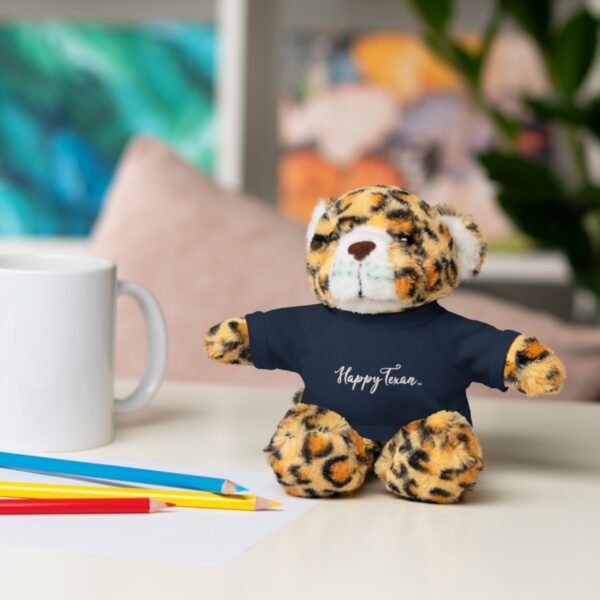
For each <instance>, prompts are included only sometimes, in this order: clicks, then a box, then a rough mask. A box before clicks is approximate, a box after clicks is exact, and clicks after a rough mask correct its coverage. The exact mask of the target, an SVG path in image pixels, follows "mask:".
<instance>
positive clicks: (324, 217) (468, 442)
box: [205, 185, 566, 503]
mask: <svg viewBox="0 0 600 600" xmlns="http://www.w3.org/2000/svg"><path fill="white" fill-rule="evenodd" d="M307 242H308V243H307V254H306V269H307V272H308V277H309V280H310V283H311V285H312V288H313V291H314V294H315V296H316V297H317V299H318V300H319V304H314V305H310V306H298V307H293V308H281V309H276V310H272V311H269V312H264V313H263V312H255V313H252V314H248V315H246V316H245V317H243V318H242V317H240V318H233V319H227V320H226V321H223V322H222V323H219V324H218V325H215V326H214V327H212V328H211V329H210V330H209V331H208V332H207V333H206V335H205V347H206V351H207V353H208V355H209V356H210V357H211V358H213V359H215V360H217V361H219V362H222V363H229V364H241V365H251V364H253V365H254V366H255V367H258V368H259V369H284V370H287V371H293V372H295V373H298V374H300V376H301V377H302V379H303V381H304V384H305V387H304V389H303V390H302V391H301V392H299V393H298V394H297V398H296V400H297V403H296V404H295V405H294V406H293V407H292V408H290V410H288V411H287V413H286V414H285V416H284V418H283V420H282V421H281V422H280V423H279V425H278V426H277V429H276V431H275V433H274V435H273V437H272V438H271V441H270V442H269V444H268V445H267V447H266V448H265V450H264V451H265V453H266V457H267V460H268V462H269V463H270V465H271V467H272V469H273V471H274V472H275V475H276V477H277V480H278V481H279V483H280V484H281V485H282V486H284V488H285V490H286V491H287V492H288V493H289V494H292V495H294V496H305V497H320V498H323V497H328V496H334V495H337V494H347V493H350V492H354V491H355V490H357V489H358V488H359V487H360V486H361V485H362V484H363V482H364V481H365V477H366V476H367V474H368V473H369V471H370V470H371V469H374V471H375V473H376V475H377V477H378V478H379V479H380V480H381V481H382V482H383V484H384V486H385V487H386V489H387V490H389V491H390V492H392V493H393V494H396V495H398V496H401V497H403V498H408V499H410V500H420V501H425V502H435V503H452V502H457V501H458V500H460V499H461V498H463V496H464V494H465V493H466V492H467V491H468V490H470V489H472V488H473V486H474V485H475V482H476V480H477V476H478V474H479V471H481V469H482V468H483V459H482V452H481V447H480V444H479V440H478V439H477V436H476V435H475V433H474V432H473V429H472V426H471V414H470V411H469V405H468V402H467V396H466V393H465V391H466V389H467V387H468V386H469V384H470V383H471V382H473V381H477V382H481V383H483V384H485V385H488V386H490V387H493V388H497V389H500V390H506V389H507V388H508V387H510V388H515V389H518V390H520V391H521V392H524V393H525V394H527V395H528V396H538V395H542V394H553V393H557V392H559V391H560V389H561V387H562V384H563V381H564V380H565V377H566V372H565V368H564V366H563V364H562V362H561V361H560V359H559V358H558V357H557V356H556V355H555V354H554V353H553V352H552V350H551V349H550V348H548V347H547V346H545V345H544V344H542V343H541V342H539V341H538V340H537V338H535V337H533V336H530V335H522V334H520V333H519V332H517V331H510V330H507V331H499V330H498V329H496V328H494V327H492V326H491V325H487V324H485V323H481V322H479V321H473V320H470V319H466V318H464V317H461V316H459V315H457V314H454V313H451V312H449V311H447V310H445V309H444V308H442V307H441V306H440V305H439V304H438V303H437V300H439V299H440V298H442V297H443V296H446V295H448V294H449V293H450V292H451V291H452V290H453V289H454V288H455V287H457V286H458V285H459V283H460V282H462V281H466V280H468V279H470V278H472V277H474V276H475V275H477V273H478V272H479V270H480V269H481V266H482V264H483V260H484V256H485V243H484V241H483V239H482V237H481V234H480V232H479V229H478V227H477V225H476V224H475V223H474V222H473V221H472V220H471V218H470V217H468V216H466V215H464V214H462V213H461V212H459V211H458V210H456V209H455V208H452V207H451V206H429V205H428V204H427V203H426V202H424V201H423V200H421V199H420V198H419V197H417V196H416V195H414V194H411V193H409V192H408V191H406V190H404V189H402V188H398V187H390V186H385V185H376V186H372V187H364V188H359V189H356V190H353V191H350V192H348V193H346V194H344V195H343V196H341V197H339V198H331V199H330V200H327V201H321V202H319V204H318V205H317V207H316V208H315V210H314V213H313V216H312V219H311V221H310V224H309V226H308V235H307Z"/></svg>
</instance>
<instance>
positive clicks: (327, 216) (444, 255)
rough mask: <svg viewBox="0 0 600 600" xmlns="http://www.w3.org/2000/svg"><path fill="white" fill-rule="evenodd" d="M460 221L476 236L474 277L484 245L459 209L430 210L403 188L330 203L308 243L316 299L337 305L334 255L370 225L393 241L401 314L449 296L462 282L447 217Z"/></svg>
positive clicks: (357, 193) (360, 192) (363, 191)
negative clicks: (332, 287)
mask: <svg viewBox="0 0 600 600" xmlns="http://www.w3.org/2000/svg"><path fill="white" fill-rule="evenodd" d="M448 215H451V216H457V217H459V218H460V220H461V222H462V223H463V225H464V226H465V228H466V231H467V234H466V235H472V237H473V243H474V244H476V245H477V254H478V257H479V260H478V264H477V268H476V269H474V270H473V273H470V274H468V275H469V276H471V275H474V274H476V273H477V272H478V271H479V269H480V268H481V265H482V264H483V259H484V256H485V243H484V241H483V239H482V237H481V234H480V232H479V229H478V227H477V225H476V224H475V223H474V222H473V221H472V220H471V219H470V218H469V217H467V216H466V215H463V214H462V213H460V212H459V211H458V210H456V209H454V208H452V207H448V206H443V207H439V208H434V207H431V206H429V204H427V203H426V202H425V201H424V200H422V199H420V198H419V197H418V196H415V195H414V194H411V193H410V192H408V191H406V190H405V189H403V188H398V187H392V186H385V185H380V186H370V187H364V188H358V189H356V190H353V191H351V192H348V193H346V194H344V195H343V196H340V197H339V198H331V199H330V200H329V201H328V202H327V203H326V205H325V212H324V213H323V214H322V216H321V217H320V218H319V219H318V220H317V222H316V227H315V229H314V233H313V235H312V237H311V239H310V241H309V246H308V252H307V257H306V271H307V273H308V276H309V280H310V283H311V286H312V289H313V292H314V294H315V295H316V297H317V298H318V299H319V300H320V301H321V302H323V303H324V304H326V305H328V306H332V307H335V306H336V305H337V301H336V298H334V297H333V295H332V294H331V291H330V275H331V271H332V265H333V262H334V261H333V259H334V253H335V250H336V248H337V245H338V243H339V241H340V239H341V238H342V237H343V236H344V235H345V234H347V233H349V232H350V231H352V229H353V228H354V227H357V226H361V225H367V226H371V227H374V228H377V229H381V230H383V231H385V232H386V233H387V234H388V235H389V236H390V237H391V238H392V243H391V244H390V248H389V255H388V262H389V264H390V265H391V267H392V270H393V271H392V272H393V280H394V286H395V290H396V295H397V296H398V298H399V299H400V300H401V301H402V303H403V304H402V306H401V307H399V308H397V309H396V310H403V309H405V308H407V307H409V306H420V305H422V304H425V303H428V302H432V301H434V300H437V299H439V298H441V297H443V296H446V295H447V294H449V293H450V292H451V291H452V290H453V289H454V288H455V287H456V286H457V285H458V283H459V267H458V264H459V260H458V255H457V245H456V243H455V241H454V240H453V238H452V236H451V235H450V232H449V230H448V227H447V226H446V225H445V224H444V221H443V218H444V217H445V216H448Z"/></svg>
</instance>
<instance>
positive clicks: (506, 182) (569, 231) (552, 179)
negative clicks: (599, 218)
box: [479, 150, 593, 267]
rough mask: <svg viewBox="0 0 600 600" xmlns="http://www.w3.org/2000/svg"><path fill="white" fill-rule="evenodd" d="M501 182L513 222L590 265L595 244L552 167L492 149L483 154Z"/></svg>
mask: <svg viewBox="0 0 600 600" xmlns="http://www.w3.org/2000/svg"><path fill="white" fill-rule="evenodd" d="M479 160H480V162H481V164H482V165H483V166H484V168H485V169H486V171H487V173H488V176H489V177H490V179H492V180H493V181H494V182H496V183H497V184H498V200H499V202H500V204H501V205H502V207H503V208H504V210H505V211H506V213H507V214H508V215H509V216H510V217H511V219H512V220H513V222H514V223H515V224H516V225H517V226H518V227H519V228H520V229H521V230H522V231H524V232H525V233H527V234H529V235H531V236H532V237H534V238H535V239H537V240H538V241H539V242H541V243H542V244H545V245H547V246H552V247H557V248H561V249H562V250H564V251H565V252H566V254H567V255H568V256H569V259H570V261H571V263H572V264H573V266H574V267H577V266H580V265H589V263H590V260H591V257H592V255H593V252H592V246H591V243H590V240H589V238H588V235H587V233H586V231H585V230H584V228H583V223H582V215H581V211H580V209H579V207H575V206H574V205H573V203H572V200H571V199H570V198H569V196H568V195H567V192H566V190H565V188H564V186H563V185H562V183H561V181H560V180H559V178H558V177H557V176H556V175H555V174H554V173H553V172H552V171H550V170H549V169H547V168H546V167H543V166H542V165H539V164H537V163H534V162H532V161H531V160H528V159H527V158H524V157H523V156H519V155H517V154H505V153H501V152H498V151H495V150H494V151H490V152H486V153H484V154H481V155H480V156H479Z"/></svg>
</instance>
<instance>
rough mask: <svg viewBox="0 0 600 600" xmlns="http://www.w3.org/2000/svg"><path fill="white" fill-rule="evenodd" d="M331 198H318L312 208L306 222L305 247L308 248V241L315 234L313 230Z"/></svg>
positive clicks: (315, 228)
mask: <svg viewBox="0 0 600 600" xmlns="http://www.w3.org/2000/svg"><path fill="white" fill-rule="evenodd" d="M331 201H332V199H329V200H323V199H321V200H319V201H318V202H317V204H316V206H315V207H314V209H313V212H312V216H311V217H310V222H309V223H308V227H307V228H306V247H307V248H310V242H311V240H312V239H313V236H314V235H315V231H316V230H317V225H318V224H319V221H320V220H321V217H322V216H323V215H324V214H325V213H326V212H327V207H328V206H329V204H330V202H331Z"/></svg>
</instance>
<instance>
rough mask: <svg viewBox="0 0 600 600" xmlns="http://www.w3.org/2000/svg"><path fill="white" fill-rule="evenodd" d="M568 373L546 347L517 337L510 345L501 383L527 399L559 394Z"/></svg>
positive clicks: (537, 341) (534, 340)
mask: <svg viewBox="0 0 600 600" xmlns="http://www.w3.org/2000/svg"><path fill="white" fill-rule="evenodd" d="M566 378H567V372H566V369H565V366H564V364H563V363H562V361H561V360H560V358H558V356H556V354H554V352H553V351H552V350H551V349H550V348H549V347H548V346H546V345H545V344H542V343H541V342H540V341H539V340H538V339H537V338H535V337H532V336H525V335H520V336H519V337H517V338H516V339H515V340H514V342H513V343H512V345H511V347H510V348H509V350H508V354H507V355H506V362H505V365H504V383H505V385H506V386H508V387H512V388H515V389H517V390H519V391H520V392H523V393H524V394H527V395H528V396H543V395H546V394H558V393H559V392H560V391H561V389H562V386H563V383H564V381H565V379H566Z"/></svg>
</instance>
